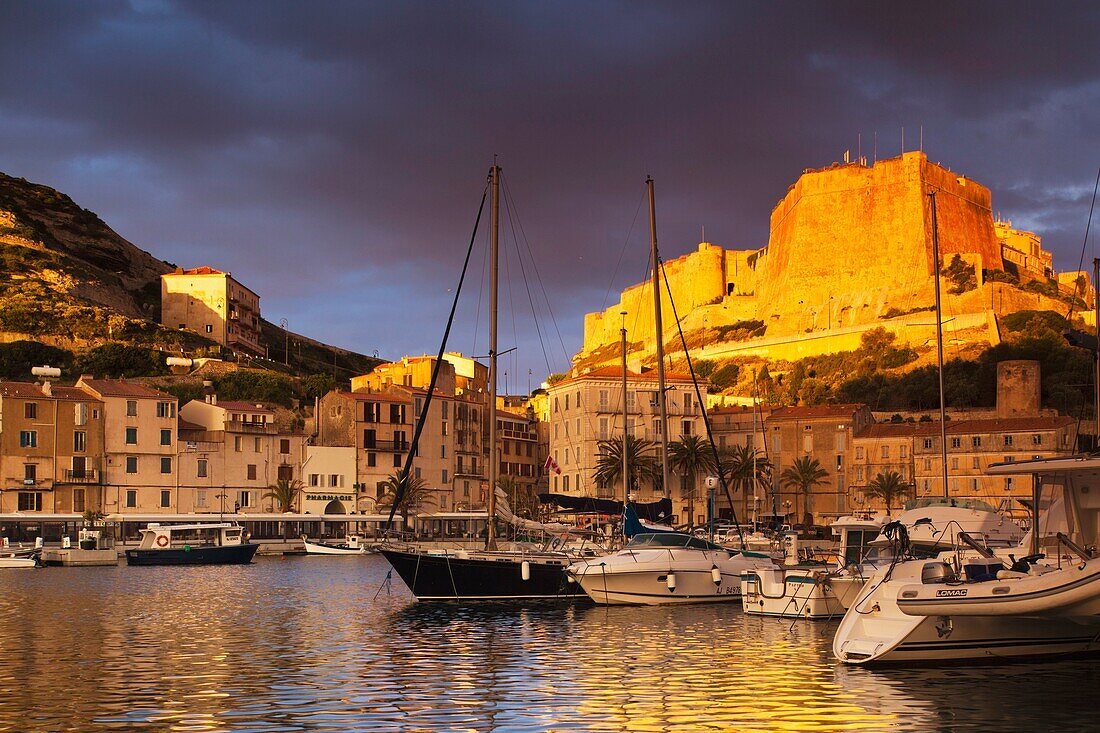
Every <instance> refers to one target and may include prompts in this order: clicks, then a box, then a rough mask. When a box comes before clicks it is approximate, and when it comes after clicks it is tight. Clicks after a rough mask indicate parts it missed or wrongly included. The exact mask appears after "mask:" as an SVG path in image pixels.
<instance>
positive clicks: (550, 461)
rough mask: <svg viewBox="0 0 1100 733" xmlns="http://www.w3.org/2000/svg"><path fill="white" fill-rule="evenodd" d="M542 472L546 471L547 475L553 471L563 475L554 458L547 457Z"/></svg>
mask: <svg viewBox="0 0 1100 733" xmlns="http://www.w3.org/2000/svg"><path fill="white" fill-rule="evenodd" d="M542 470H544V471H546V472H547V473H549V472H550V471H553V472H554V473H556V474H558V475H561V468H560V467H559V466H558V462H557V461H555V460H554V456H546V465H544V466H543V467H542Z"/></svg>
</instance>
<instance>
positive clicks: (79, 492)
mask: <svg viewBox="0 0 1100 733" xmlns="http://www.w3.org/2000/svg"><path fill="white" fill-rule="evenodd" d="M83 512H84V489H73V513H75V514H81V513H83Z"/></svg>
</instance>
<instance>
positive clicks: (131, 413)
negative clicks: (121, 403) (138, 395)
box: [126, 400, 137, 417]
mask: <svg viewBox="0 0 1100 733" xmlns="http://www.w3.org/2000/svg"><path fill="white" fill-rule="evenodd" d="M126 417H137V400H126Z"/></svg>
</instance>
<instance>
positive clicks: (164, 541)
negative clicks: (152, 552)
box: [157, 534, 168, 547]
mask: <svg viewBox="0 0 1100 733" xmlns="http://www.w3.org/2000/svg"><path fill="white" fill-rule="evenodd" d="M157 547H168V535H165V534H158V535H157Z"/></svg>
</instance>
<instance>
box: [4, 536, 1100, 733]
mask: <svg viewBox="0 0 1100 733" xmlns="http://www.w3.org/2000/svg"><path fill="white" fill-rule="evenodd" d="M386 568H387V566H386V564H385V561H384V560H382V559H381V558H366V559H362V558H326V559H320V558H300V559H293V560H261V561H259V562H257V563H256V564H255V565H253V566H250V567H243V568H241V567H238V568H233V567H228V568H127V567H119V568H86V569H60V568H58V569H49V570H43V571H33V572H26V571H24V572H15V571H11V572H7V573H5V574H4V575H2V576H0V582H2V583H3V586H2V587H3V593H2V594H0V614H2V615H0V617H2V618H3V619H4V623H3V624H0V649H2V650H3V653H2V657H0V689H3V690H5V691H6V694H4V695H0V730H12V731H32V730H50V731H56V730H81V731H88V730H128V731H132V730H149V731H154V730H155V731H164V730H171V731H265V732H266V731H306V730H308V731H344V730H370V731H517V732H519V731H566V730H592V731H699V730H723V731H725V730H737V731H774V730H807V731H848V730H859V731H873V730H912V731H928V730H952V731H954V730H1011V729H1018V730H1027V729H1038V728H1049V727H1051V726H1052V724H1054V723H1057V725H1058V726H1059V727H1060V728H1061V729H1062V730H1075V729H1086V727H1087V726H1084V727H1083V726H1082V721H1083V720H1084V721H1086V722H1087V721H1088V718H1084V717H1083V715H1084V714H1085V711H1086V705H1087V703H1088V700H1087V699H1082V694H1081V693H1082V691H1085V690H1095V689H1098V687H1097V681H1098V680H1097V673H1096V671H1095V669H1094V664H1093V663H1090V662H1087V661H1077V662H1060V663H1059V662H1055V663H1042V664H1034V663H1032V664H1025V665H1011V666H986V667H968V668H961V669H947V670H938V671H936V670H923V671H911V670H908V671H907V670H888V671H874V670H865V669H852V668H841V667H839V666H838V665H837V664H836V663H835V662H834V660H833V659H832V657H831V653H830V650H829V646H830V641H831V638H832V633H833V631H834V630H835V627H836V624H835V623H830V624H806V623H799V624H794V625H791V624H790V622H783V621H778V620H775V619H764V618H755V617H746V616H744V615H742V614H741V612H740V610H739V609H738V608H737V607H736V606H733V605H719V606H702V607H680V608H607V607H598V606H590V605H576V606H559V605H553V604H550V605H547V604H530V605H523V606H507V605H494V606H468V607H463V606H460V605H451V604H440V605H427V604H417V603H415V602H414V601H412V599H411V597H410V596H409V595H408V593H407V591H406V590H405V588H404V587H403V586H401V585H400V583H399V582H395V584H394V586H393V588H392V590H391V592H389V593H387V592H386V591H384V590H383V591H382V593H380V594H379V595H378V596H377V598H375V597H374V596H375V593H376V591H377V590H378V588H379V585H380V584H381V582H382V579H383V577H384V575H385V571H386ZM1025 699H1041V700H1043V706H1042V707H1041V708H1040V707H1039V706H1021V705H1019V704H1018V701H1020V700H1025Z"/></svg>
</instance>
